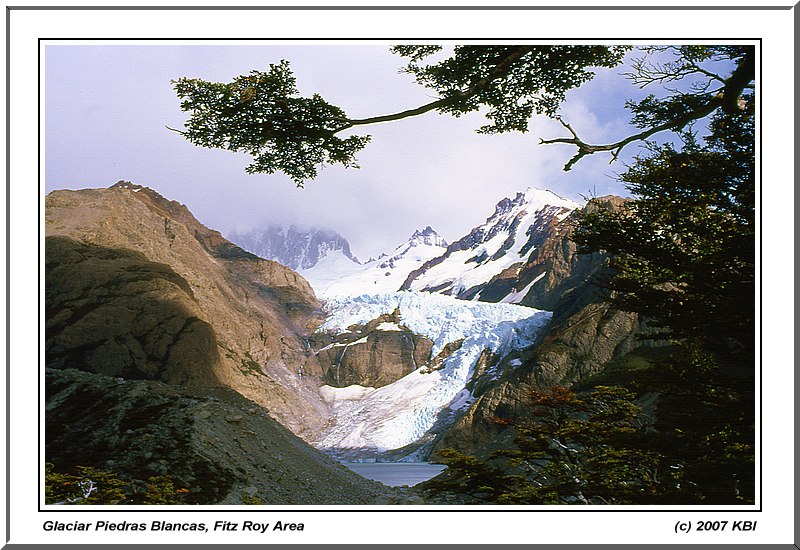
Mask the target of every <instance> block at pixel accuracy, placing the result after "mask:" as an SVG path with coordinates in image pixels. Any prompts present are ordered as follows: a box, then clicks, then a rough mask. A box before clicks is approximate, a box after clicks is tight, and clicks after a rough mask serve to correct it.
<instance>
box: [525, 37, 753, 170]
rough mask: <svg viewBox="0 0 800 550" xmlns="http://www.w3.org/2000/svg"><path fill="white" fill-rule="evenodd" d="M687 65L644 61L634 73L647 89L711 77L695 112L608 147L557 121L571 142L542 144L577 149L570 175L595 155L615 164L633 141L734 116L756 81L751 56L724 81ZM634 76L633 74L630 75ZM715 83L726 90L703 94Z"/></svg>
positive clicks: (569, 165)
mask: <svg viewBox="0 0 800 550" xmlns="http://www.w3.org/2000/svg"><path fill="white" fill-rule="evenodd" d="M653 51H665V50H653ZM682 61H683V62H684V63H683V64H675V65H673V66H672V67H671V68H670V67H668V65H669V64H666V65H663V66H655V65H648V64H647V63H646V61H645V59H644V58H642V59H639V60H636V61H634V70H636V71H637V72H638V76H636V78H640V79H641V80H639V81H638V82H640V83H642V82H644V84H642V86H646V85H647V84H648V83H652V82H661V83H662V84H663V83H664V82H668V81H671V80H680V79H681V78H683V77H684V76H686V75H688V74H703V75H705V76H706V77H708V78H709V79H710V80H709V81H708V82H707V83H706V85H705V86H704V87H703V88H696V89H695V92H694V93H693V94H687V95H692V96H693V97H700V96H706V97H708V99H707V100H706V101H705V102H703V103H700V104H699V105H698V106H697V107H695V108H694V109H692V110H690V111H688V112H686V113H684V114H682V115H679V116H676V118H674V119H672V120H668V121H666V122H663V123H661V124H658V125H656V126H653V127H651V128H648V129H646V130H644V131H642V132H639V133H637V134H633V135H630V136H628V137H626V138H623V139H621V140H619V141H615V142H614V143H606V144H600V145H593V144H589V143H586V142H585V141H583V140H582V139H580V137H579V136H578V135H577V133H576V132H575V130H573V129H572V127H571V126H570V125H569V124H567V123H566V122H564V121H563V120H561V118H558V121H559V122H560V123H561V124H562V125H563V126H564V128H566V129H567V131H569V133H570V134H572V137H571V138H568V137H561V138H554V139H540V140H539V143H540V144H551V143H567V144H570V145H574V146H575V147H577V148H578V152H577V153H576V154H575V156H573V157H572V158H571V159H570V160H569V162H567V164H566V165H564V171H565V172H568V171H569V170H571V169H572V167H573V166H574V165H575V163H576V162H578V161H579V160H580V159H582V158H583V157H585V156H587V155H592V154H594V153H599V152H602V151H608V152H610V153H611V161H610V162H614V161H615V160H617V158H619V155H620V152H621V151H622V149H623V147H625V146H626V145H628V144H629V143H632V142H634V141H639V140H646V139H647V138H649V137H650V136H652V135H654V134H657V133H659V132H663V131H665V130H673V131H675V130H681V129H683V128H684V127H686V126H687V125H689V124H691V123H692V122H694V121H696V120H700V119H702V118H704V117H706V116H708V115H710V114H711V113H713V112H714V111H715V110H717V109H718V108H722V109H723V110H724V111H725V112H729V113H730V112H735V111H736V110H737V109H739V108H740V96H741V94H742V91H743V90H745V89H749V88H750V87H751V85H752V81H753V80H754V78H755V57H754V55H752V54H749V55H746V56H744V57H743V58H742V59H741V61H740V62H739V64H738V65H737V67H736V69H735V70H734V71H733V73H731V75H730V76H729V77H728V78H727V79H723V78H721V77H720V76H719V75H716V74H714V73H711V72H710V71H706V70H705V69H701V68H700V67H698V66H697V65H696V64H695V63H694V62H692V61H689V60H687V59H685V58H684V59H682ZM667 70H672V71H673V72H672V73H669V74H668V73H667V72H665V71H667ZM628 74H629V75H630V74H634V73H628ZM712 81H719V82H721V83H722V84H723V86H722V87H721V88H720V89H719V91H718V92H716V93H713V92H711V93H709V92H707V91H706V92H705V93H702V91H701V90H707V89H708V88H709V87H710V84H711V82H712ZM672 93H673V95H675V94H678V93H680V92H677V91H672Z"/></svg>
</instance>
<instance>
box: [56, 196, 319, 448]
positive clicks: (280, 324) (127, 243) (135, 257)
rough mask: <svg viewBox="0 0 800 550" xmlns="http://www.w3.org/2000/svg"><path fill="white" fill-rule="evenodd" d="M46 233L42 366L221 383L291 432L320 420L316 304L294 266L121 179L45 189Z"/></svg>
mask: <svg viewBox="0 0 800 550" xmlns="http://www.w3.org/2000/svg"><path fill="white" fill-rule="evenodd" d="M45 231H46V244H45V255H46V262H47V276H46V279H47V281H46V283H47V284H46V293H45V294H46V296H45V300H46V308H47V326H46V360H47V364H48V366H51V367H54V368H78V369H82V370H88V371H91V372H95V373H103V374H108V375H112V376H121V377H125V378H145V379H152V380H160V381H165V382H169V383H173V384H190V385H192V384H193V385H213V384H221V385H225V386H228V387H230V388H232V389H234V390H236V391H237V392H239V393H241V394H242V395H244V396H245V397H247V398H248V399H252V400H253V401H255V402H257V403H259V404H260V405H262V406H265V407H268V408H269V409H270V411H271V414H272V415H273V416H274V417H275V418H276V419H277V420H279V421H280V422H281V423H283V424H284V425H285V426H287V427H288V428H290V429H291V430H292V431H294V432H295V433H297V434H300V435H303V436H310V435H313V434H314V433H316V432H317V431H318V430H319V429H320V428H321V427H322V426H323V425H324V423H325V421H326V419H327V417H328V414H329V411H328V406H327V405H326V404H325V403H324V402H323V401H322V399H321V398H320V396H319V393H318V391H317V388H318V387H319V386H320V385H321V384H322V383H323V382H322V379H323V372H322V370H321V369H320V366H319V363H318V361H317V359H316V357H315V356H314V355H313V354H311V353H310V352H309V350H308V348H307V341H306V336H307V335H308V334H309V333H310V332H311V331H313V330H314V329H315V328H316V327H317V326H318V324H319V323H320V322H321V313H320V304H319V302H318V301H317V299H316V297H315V296H314V292H313V291H312V289H311V287H310V286H309V285H308V283H307V282H306V281H305V280H304V279H303V278H302V277H301V276H299V275H298V274H297V273H295V272H294V271H292V270H291V269H289V268H287V267H285V266H282V265H280V264H278V263H276V262H272V261H267V260H262V259H260V258H258V257H256V256H254V255H252V254H250V253H248V252H246V251H244V250H242V249H241V248H239V247H237V246H236V245H234V244H232V243H230V242H229V241H227V240H226V239H224V238H223V237H222V236H221V235H220V234H219V233H218V232H216V231H212V230H210V229H208V228H207V227H205V226H203V225H202V224H201V223H200V222H198V221H197V220H196V219H195V218H194V216H192V214H191V213H190V212H189V210H188V209H187V208H186V207H185V206H183V205H181V204H179V203H177V202H174V201H169V200H167V199H165V198H164V197H162V196H161V195H159V194H158V193H156V192H154V191H152V190H150V189H148V188H145V187H141V186H138V185H134V184H131V183H128V182H119V183H117V184H116V185H114V186H112V187H111V188H109V189H85V190H80V191H54V192H52V193H50V194H49V195H48V196H47V197H46V199H45Z"/></svg>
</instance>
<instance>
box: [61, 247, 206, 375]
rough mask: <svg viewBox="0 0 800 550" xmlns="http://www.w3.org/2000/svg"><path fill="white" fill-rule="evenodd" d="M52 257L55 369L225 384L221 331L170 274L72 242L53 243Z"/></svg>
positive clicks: (134, 256) (124, 253) (138, 257)
mask: <svg viewBox="0 0 800 550" xmlns="http://www.w3.org/2000/svg"><path fill="white" fill-rule="evenodd" d="M45 257H46V263H45V272H46V275H45V289H46V290H45V317H46V328H45V336H46V356H47V364H48V366H50V367H53V368H68V367H70V366H75V365H83V368H84V369H85V370H88V371H90V372H95V373H99V374H106V375H109V376H121V377H124V378H133V379H137V378H138V379H154V380H162V381H164V382H168V383H171V384H192V385H210V384H214V383H216V382H217V377H216V374H215V371H216V370H218V369H219V368H220V366H221V365H220V357H219V351H218V349H217V342H216V334H215V333H214V329H213V328H212V327H211V325H209V324H208V323H206V322H205V321H203V320H201V318H200V316H201V315H202V312H201V311H200V309H199V308H198V306H197V302H196V301H195V299H194V296H193V294H192V290H191V288H190V287H189V284H188V283H187V282H186V281H185V280H184V279H183V278H182V277H180V276H179V275H177V274H176V273H175V272H174V271H172V269H170V268H169V266H166V265H164V264H157V263H154V262H149V261H147V259H145V257H144V255H143V254H140V253H138V252H133V251H128V250H115V249H109V248H104V247H100V246H95V245H89V244H82V243H79V242H77V241H74V240H72V239H68V238H66V237H47V238H46V241H45Z"/></svg>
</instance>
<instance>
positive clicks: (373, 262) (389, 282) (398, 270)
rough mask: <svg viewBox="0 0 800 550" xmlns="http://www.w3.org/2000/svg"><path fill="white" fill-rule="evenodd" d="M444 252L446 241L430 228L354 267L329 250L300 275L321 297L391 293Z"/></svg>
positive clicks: (344, 257)
mask: <svg viewBox="0 0 800 550" xmlns="http://www.w3.org/2000/svg"><path fill="white" fill-rule="evenodd" d="M446 250H447V242H445V240H444V239H443V238H442V237H441V236H440V235H439V234H438V233H436V231H434V230H433V229H431V227H430V226H428V227H426V228H425V229H423V230H421V231H415V232H414V234H413V235H411V237H410V238H409V239H408V240H407V241H406V242H404V243H403V244H401V245H400V246H398V247H397V248H395V249H394V251H393V252H392V253H391V254H382V255H380V256H379V257H378V258H377V259H370V260H369V261H368V262H366V263H364V264H363V265H356V264H354V263H353V262H352V261H350V260H349V259H348V258H347V257H346V256H345V255H344V254H343V253H342V252H341V251H329V252H328V253H327V255H326V256H325V257H324V258H322V259H321V260H320V261H319V262H318V263H317V264H316V265H314V266H313V267H311V268H310V269H301V270H300V274H301V275H303V277H305V278H306V279H307V280H308V281H309V282H310V283H311V286H312V287H313V288H314V290H315V291H316V293H317V294H318V295H320V296H342V295H358V294H364V293H370V294H374V293H382V292H394V291H396V290H399V289H400V286H401V285H402V284H403V281H405V280H406V278H407V277H408V274H409V273H411V272H412V271H414V270H415V269H418V268H419V267H420V266H421V265H423V264H424V263H425V262H427V261H428V260H430V259H431V258H435V257H437V256H440V255H441V254H443V253H444V252H445V251H446Z"/></svg>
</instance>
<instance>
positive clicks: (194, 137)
mask: <svg viewBox="0 0 800 550" xmlns="http://www.w3.org/2000/svg"><path fill="white" fill-rule="evenodd" d="M173 85H174V88H175V92H176V93H177V95H178V97H179V98H181V100H182V101H181V109H182V110H183V111H185V112H188V113H191V117H190V118H189V120H188V121H187V122H186V130H185V131H183V132H182V135H183V136H184V137H186V139H187V140H189V141H190V142H191V143H193V144H195V145H199V146H201V147H211V148H220V149H228V150H230V151H237V152H244V153H248V154H250V155H252V156H253V159H254V160H253V163H252V164H251V165H250V166H248V167H247V168H246V171H247V172H248V173H251V174H252V173H258V172H266V173H268V174H272V173H275V172H283V173H285V174H286V175H288V176H289V177H291V178H292V180H293V181H294V182H295V183H296V184H297V185H298V186H302V184H303V181H304V180H307V179H313V178H314V177H316V175H317V167H318V166H319V165H321V164H326V163H327V164H337V163H338V164H343V165H344V166H346V167H357V164H356V162H355V154H356V153H357V152H358V151H360V150H361V149H363V148H364V146H365V145H366V144H367V143H368V142H369V136H350V137H347V138H339V137H337V136H336V135H335V134H336V133H337V132H339V131H341V130H343V129H344V128H346V127H348V121H347V117H346V115H345V113H344V111H342V110H341V109H340V108H338V107H336V106H334V105H331V104H329V103H327V102H326V101H325V100H324V99H322V97H320V96H319V95H317V94H314V95H313V96H311V97H310V98H306V97H299V96H298V95H297V93H298V90H297V87H296V85H295V78H294V75H293V74H292V72H291V70H290V68H289V63H288V62H286V61H281V62H280V63H279V64H277V65H270V68H269V71H267V72H261V71H251V72H250V73H249V74H248V75H243V76H239V77H236V78H235V79H234V80H233V81H232V82H230V83H227V84H223V83H214V82H208V81H205V80H201V79H197V78H181V79H179V80H177V81H173Z"/></svg>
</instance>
